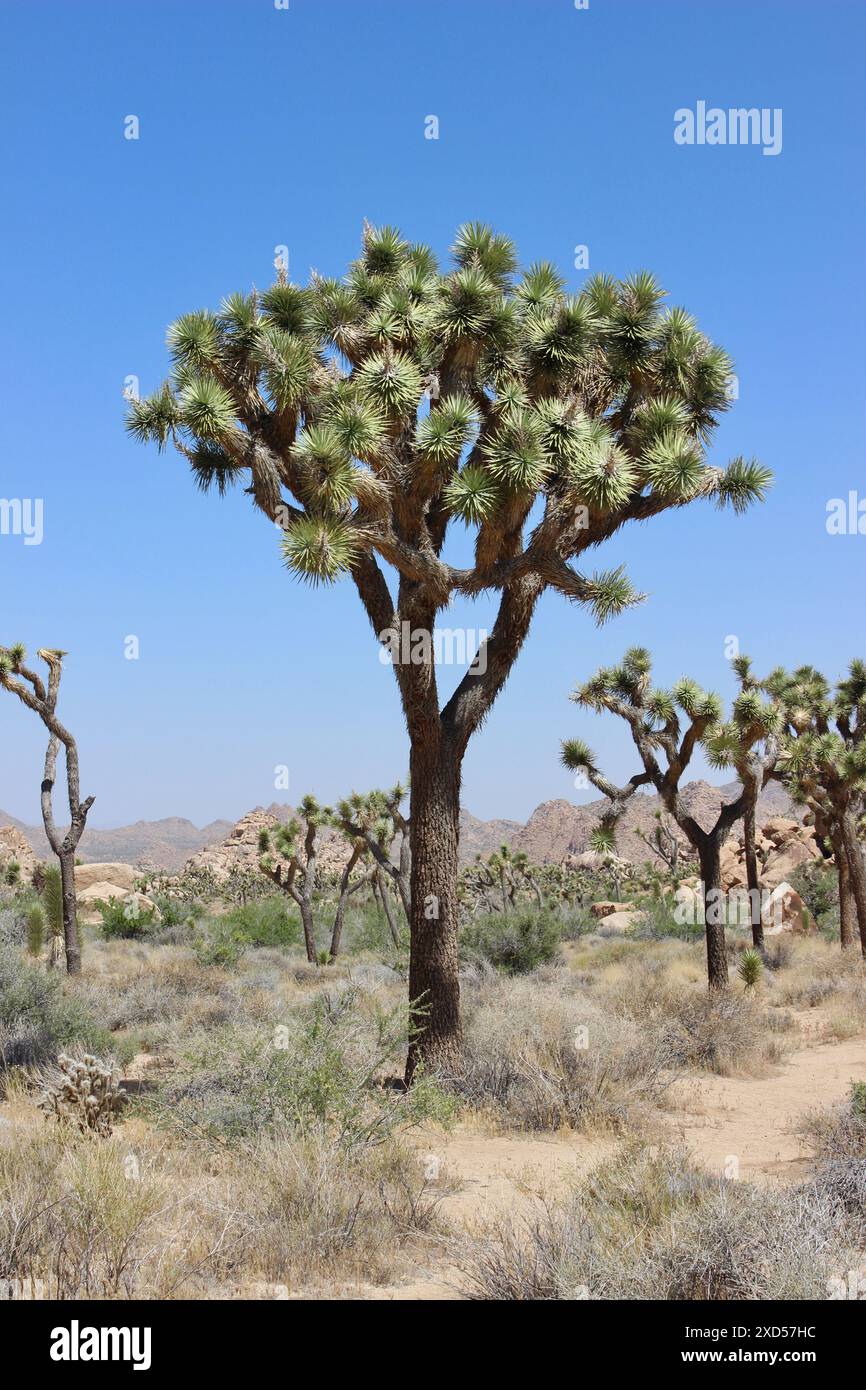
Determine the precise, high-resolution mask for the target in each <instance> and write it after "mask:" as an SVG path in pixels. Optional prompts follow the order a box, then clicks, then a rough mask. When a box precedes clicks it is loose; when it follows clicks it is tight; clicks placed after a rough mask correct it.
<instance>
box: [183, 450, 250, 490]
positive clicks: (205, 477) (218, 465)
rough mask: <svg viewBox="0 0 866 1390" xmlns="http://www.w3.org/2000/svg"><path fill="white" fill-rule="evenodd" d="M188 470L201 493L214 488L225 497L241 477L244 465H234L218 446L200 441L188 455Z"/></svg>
mask: <svg viewBox="0 0 866 1390" xmlns="http://www.w3.org/2000/svg"><path fill="white" fill-rule="evenodd" d="M188 458H189V463H190V468H191V469H192V474H193V477H194V479H195V483H196V486H197V487H198V488H199V490H200V491H201V492H209V491H210V490H211V488H215V489H216V491H217V492H218V494H219V496H220V497H225V495H226V493H227V492H228V490H229V488H230V487H231V486H232V485H233V484H234V483H236V482H238V480H239V479H240V478H241V477H242V476H243V473H244V465H243V464H239V463H236V462H235V461H234V460H233V459H232V458H230V457H229V455H228V454H227V453H226V452H225V450H224V449H221V448H220V446H219V444H214V443H213V442H211V441H210V440H202V442H201V443H199V444H196V445H195V446H194V447H193V448H192V449H190V450H189V453H188Z"/></svg>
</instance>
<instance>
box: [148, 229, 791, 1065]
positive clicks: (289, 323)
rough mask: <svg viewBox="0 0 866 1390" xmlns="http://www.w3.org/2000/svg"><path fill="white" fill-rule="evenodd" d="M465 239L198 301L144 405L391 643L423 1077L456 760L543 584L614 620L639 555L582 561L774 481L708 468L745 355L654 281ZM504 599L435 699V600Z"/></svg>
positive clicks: (448, 1023) (453, 1029)
mask: <svg viewBox="0 0 866 1390" xmlns="http://www.w3.org/2000/svg"><path fill="white" fill-rule="evenodd" d="M453 254H454V265H453V267H452V268H450V269H449V270H447V271H440V270H439V267H438V265H437V262H436V259H435V257H434V255H433V253H432V251H431V250H430V249H429V248H428V247H426V246H423V245H410V244H409V243H408V242H406V241H405V240H404V239H403V238H402V237H401V235H400V233H399V232H398V231H396V230H395V229H394V228H392V227H384V228H381V229H379V230H376V229H374V228H372V227H370V226H366V225H365V228H364V233H363V244H362V248H361V255H360V257H359V259H358V260H356V261H355V262H354V263H353V264H352V265H351V267H350V269H349V272H348V274H347V276H346V277H345V278H344V279H343V280H334V279H325V278H323V277H321V276H319V275H316V274H314V275H313V276H312V279H311V283H310V284H309V286H308V287H306V288H301V287H298V286H294V285H290V284H288V283H286V281H285V277H284V275H281V276H280V277H279V278H278V280H277V283H276V284H275V285H273V286H272V288H271V289H269V290H267V291H265V292H264V293H263V294H259V293H257V292H255V291H254V292H252V293H251V294H249V295H243V294H235V295H232V296H230V297H229V298H228V299H226V300H225V301H224V302H223V304H222V307H221V309H220V311H219V312H218V313H210V312H207V311H202V312H195V313H191V314H187V315H185V316H184V317H182V318H180V319H178V320H177V322H176V323H174V324H173V326H172V327H171V329H170V330H169V346H170V349H171V353H172V357H173V359H174V371H173V375H172V378H171V380H170V381H168V382H166V383H165V384H164V385H163V386H162V387H161V388H160V390H159V391H157V392H156V394H155V395H153V396H151V397H150V398H149V399H145V400H141V401H137V402H134V403H133V404H132V406H131V412H130V418H129V429H130V430H131V432H132V433H133V434H134V435H135V436H137V437H138V438H139V439H141V440H153V441H156V443H157V444H158V445H159V446H160V447H161V448H162V447H165V445H167V444H168V443H172V444H174V445H175V446H176V447H177V448H178V449H179V451H180V452H181V454H182V455H183V456H184V457H185V458H186V459H187V460H188V462H189V464H190V465H191V468H192V471H193V474H194V477H195V479H196V481H197V483H198V484H199V486H200V487H202V488H209V487H216V488H217V489H218V490H219V491H220V492H224V491H225V490H226V488H227V487H228V486H229V485H230V484H231V483H233V482H235V481H237V480H239V479H242V478H243V479H245V480H246V481H247V491H248V492H249V494H250V496H251V497H252V499H253V502H254V503H255V505H256V506H257V507H258V508H259V509H260V510H261V511H262V512H263V513H264V515H265V516H266V517H268V518H269V520H270V521H271V522H276V523H277V524H278V525H280V526H281V527H282V528H283V531H284V537H283V547H284V552H285V558H286V563H287V565H288V567H289V569H290V570H291V571H292V572H293V573H294V574H295V575H298V576H300V577H301V578H302V579H305V580H307V581H309V582H310V583H323V582H332V581H334V580H337V579H340V578H341V577H345V578H346V579H348V580H349V581H350V582H351V583H353V584H354V585H355V588H356V589H357V592H358V596H359V598H360V601H361V604H362V607H363V609H364V612H365V613H366V616H367V618H368V620H369V622H370V624H371V625H372V628H373V631H374V632H375V633H376V634H377V636H378V637H379V640H380V641H382V642H383V643H385V644H387V645H388V646H389V648H390V649H391V651H392V655H393V654H394V653H395V648H396V655H395V656H394V661H393V669H394V675H395V678H396V681H397V686H398V688H399V693H400V698H401V702H402V706H403V714H404V717H405V721H406V727H407V730H408V735H409V742H410V778H411V805H410V816H411V831H410V835H411V848H412V865H411V932H410V936H411V961H410V974H409V991H410V998H411V999H412V1000H413V1001H417V1000H423V1006H424V1008H425V1010H426V1026H425V1029H424V1031H423V1033H421V1034H419V1037H418V1039H417V1040H416V1041H415V1042H414V1043H413V1045H412V1047H411V1048H410V1054H409V1058H408V1062H407V1078H408V1079H411V1077H412V1073H413V1069H414V1067H415V1064H416V1061H417V1060H418V1058H419V1057H421V1056H423V1058H424V1060H425V1063H427V1064H428V1065H431V1066H436V1067H439V1066H441V1067H442V1068H443V1069H445V1070H446V1071H447V1070H453V1069H455V1068H457V1067H458V1066H459V1063H460V1054H461V1022H460V1008H459V984H458V956H457V933H458V904H457V876H458V855H457V840H458V820H459V809H460V778H461V768H462V763H463V757H464V754H465V752H466V747H467V745H468V743H469V740H470V739H471V737H472V735H473V734H474V733H475V732H476V731H477V730H478V728H479V727H480V726H481V724H482V723H483V721H484V720H485V718H486V717H487V715H488V714H489V712H490V709H491V707H492V705H493V703H494V701H495V700H496V698H497V696H498V694H499V692H500V691H501V690H502V687H503V686H504V684H505V682H506V680H507V679H508V676H509V673H510V671H511V669H512V667H513V665H514V662H515V660H516V658H517V656H518V654H519V652H520V650H521V648H522V646H523V643H524V641H525V639H526V636H527V634H528V632H529V628H530V625H531V622H532V617H533V613H534V611H535V608H536V605H537V603H538V601H539V599H540V597H541V595H542V593H543V592H544V591H545V590H546V589H554V590H556V591H557V592H558V593H560V594H562V595H563V596H564V597H565V598H567V599H570V600H572V601H573V602H576V603H578V604H581V605H584V606H585V607H587V608H588V609H589V610H590V611H591V612H592V614H593V615H594V616H595V618H596V620H598V621H604V620H605V619H606V618H609V617H611V616H612V615H613V614H616V613H618V612H620V611H621V610H623V609H624V608H626V607H628V606H629V605H630V604H632V603H634V602H636V601H637V599H638V598H639V595H638V594H637V593H636V592H635V590H634V589H633V587H632V585H631V584H630V582H629V580H628V579H627V578H626V576H625V574H624V572H623V570H622V569H621V568H619V569H613V570H610V571H608V572H606V573H602V574H593V575H586V574H584V573H583V572H581V570H580V569H579V568H577V567H576V565H575V564H574V563H573V562H574V561H579V559H580V557H581V556H582V555H584V554H585V553H586V552H587V551H590V550H593V549H594V548H595V547H597V546H599V545H600V544H601V543H602V542H604V541H606V540H609V539H610V538H611V537H612V536H613V535H615V534H616V533H617V532H618V531H619V530H620V528H621V527H622V526H624V525H625V524H626V523H627V522H629V521H646V520H648V519H649V518H650V517H652V516H655V515H657V514H658V513H660V512H663V511H666V510H667V509H669V508H671V507H680V506H683V505H684V504H686V503H689V502H691V501H693V500H695V499H697V498H712V499H714V500H715V501H716V503H718V504H719V505H724V504H726V503H729V504H731V505H732V506H733V507H734V508H735V509H736V510H742V509H743V508H745V507H746V506H747V505H748V504H749V503H751V502H752V501H753V500H754V499H756V498H760V497H761V496H762V495H763V493H764V491H765V489H766V487H767V485H768V481H769V475H768V473H767V471H766V470H765V469H763V468H761V467H759V466H758V465H757V464H755V463H754V462H746V461H744V460H743V459H736V460H734V462H733V463H732V464H731V465H730V466H729V467H728V468H727V469H725V470H722V469H719V468H715V467H711V466H710V465H709V464H708V463H707V461H706V451H707V448H708V445H709V443H710V441H711V439H712V436H713V433H714V427H715V425H716V423H717V417H718V414H719V412H721V411H723V410H725V409H726V408H727V406H728V399H727V393H726V386H727V381H728V377H729V374H730V371H731V362H730V360H729V358H728V357H727V356H726V354H725V353H724V352H723V351H722V350H721V349H720V348H718V347H716V346H714V345H713V344H712V343H711V342H709V341H708V339H707V338H706V337H705V336H704V335H703V334H702V333H701V332H700V331H699V329H698V328H697V325H696V324H695V322H694V320H693V319H692V318H691V317H690V316H689V315H688V314H687V313H686V312H685V311H684V310H683V309H678V308H677V309H672V310H670V311H669V312H663V310H662V308H661V301H662V299H663V294H664V292H663V291H662V290H661V288H660V287H659V286H658V285H657V284H656V282H655V281H654V280H653V278H652V277H651V276H650V275H647V274H639V275H634V276H632V277H631V278H629V279H627V280H625V281H616V280H612V279H610V278H608V277H604V276H596V277H594V278H593V279H591V280H590V281H589V282H588V283H587V285H586V286H585V288H584V289H583V290H582V291H581V293H580V294H579V295H576V296H575V295H569V294H568V293H567V292H566V289H565V285H564V282H563V280H562V278H561V277H560V275H559V274H558V272H557V271H556V270H555V268H554V267H553V266H552V265H550V264H549V263H544V262H542V263H538V264H535V265H533V266H530V268H529V269H528V270H526V271H525V272H524V273H522V274H518V264H517V255H516V252H515V249H514V246H513V244H512V243H511V241H509V240H508V238H506V237H504V236H499V235H496V234H494V233H493V232H492V231H491V230H490V229H489V228H487V227H484V226H480V225H478V224H474V223H473V224H469V225H467V226H464V227H462V228H461V229H460V231H459V232H458V234H457V238H456V242H455V245H454V247H453ZM536 504H540V505H539V506H537V505H536ZM530 518H532V521H531V522H530ZM453 523H462V524H464V525H466V526H468V527H470V528H472V530H473V532H474V536H475V557H474V563H473V564H472V565H471V566H469V567H468V568H460V567H457V566H455V565H453V564H451V563H449V561H448V559H447V558H446V556H447V544H446V542H447V537H448V532H449V527H450V526H451V525H452V524H453ZM530 524H531V530H530V531H529V534H528V535H527V534H526V529H527V526H529V525H530ZM389 580H390V581H391V582H389ZM490 592H494V593H496V594H498V603H499V607H498V613H497V616H496V620H495V622H494V625H493V628H492V630H491V633H490V636H489V638H488V639H487V640H486V641H485V643H484V647H483V650H482V651H481V652H480V653H479V659H478V660H477V661H475V662H473V664H472V666H471V667H470V668H469V670H468V671H467V672H466V673H465V675H464V676H463V678H462V679H461V680H459V681H458V683H457V686H456V689H455V690H454V691H453V693H452V694H451V695H450V697H448V698H446V699H445V700H444V703H440V698H439V691H438V681H437V675H436V670H435V661H434V653H435V644H434V642H433V630H434V626H435V623H436V617H437V614H438V613H440V612H441V611H442V609H443V608H445V607H447V605H448V603H449V600H450V599H451V597H452V595H454V594H459V595H462V596H465V597H468V598H474V597H475V596H477V595H480V594H484V593H490ZM407 629H408V631H409V633H410V634H411V639H412V640H411V642H410V643H409V646H410V652H409V653H408V654H407V653H406V652H405V651H404V650H403V644H402V643H400V642H399V640H398V635H402V634H403V633H404V631H406V630H407ZM419 639H420V640H419Z"/></svg>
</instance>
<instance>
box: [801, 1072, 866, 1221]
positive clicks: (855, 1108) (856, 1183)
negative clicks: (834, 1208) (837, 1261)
mask: <svg viewBox="0 0 866 1390" xmlns="http://www.w3.org/2000/svg"><path fill="white" fill-rule="evenodd" d="M806 1132H807V1134H808V1136H809V1138H810V1139H811V1142H812V1146H813V1149H814V1153H815V1158H816V1161H817V1174H816V1182H817V1184H818V1186H819V1188H821V1190H822V1191H823V1192H826V1193H827V1194H829V1195H830V1196H831V1197H832V1198H833V1199H835V1200H836V1201H838V1202H839V1204H840V1205H841V1206H842V1207H843V1208H844V1209H845V1211H846V1212H847V1213H848V1215H849V1217H850V1218H851V1219H852V1220H853V1221H854V1222H855V1224H856V1226H857V1228H858V1231H859V1235H860V1239H861V1240H862V1239H863V1238H864V1237H866V1082H863V1081H855V1082H853V1083H852V1085H851V1091H850V1095H849V1097H848V1101H847V1103H846V1104H845V1105H843V1106H841V1107H837V1108H836V1109H833V1110H829V1111H825V1112H824V1113H822V1114H819V1115H814V1116H811V1117H810V1118H809V1119H808V1120H807V1122H806Z"/></svg>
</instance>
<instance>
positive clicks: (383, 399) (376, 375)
mask: <svg viewBox="0 0 866 1390" xmlns="http://www.w3.org/2000/svg"><path fill="white" fill-rule="evenodd" d="M358 383H359V386H360V388H361V390H362V391H363V392H364V393H365V395H366V396H367V397H368V399H369V400H370V401H372V402H373V404H374V405H375V406H377V407H378V408H379V409H380V410H382V411H384V412H385V413H386V414H388V415H390V416H400V415H406V414H408V413H409V412H410V411H414V410H415V409H416V408H417V405H418V401H419V398H420V396H421V372H420V370H419V368H418V366H417V364H416V363H415V362H414V361H413V360H412V359H411V357H407V356H406V355H405V354H403V353H400V352H391V351H385V352H381V353H375V354H374V355H373V356H372V357H368V358H367V360H366V362H364V364H363V366H362V367H361V368H360V370H359V372H358Z"/></svg>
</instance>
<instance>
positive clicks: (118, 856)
mask: <svg viewBox="0 0 866 1390" xmlns="http://www.w3.org/2000/svg"><path fill="white" fill-rule="evenodd" d="M2 826H10V827H12V828H14V829H15V830H18V831H20V832H21V834H22V835H23V836H24V837H25V839H26V840H27V842H28V843H29V845H30V847H31V849H32V850H33V851H34V852H35V854H36V855H37V857H38V858H39V859H47V858H48V856H49V849H48V841H47V840H46V838H45V832H44V831H43V829H42V827H41V826H35V825H24V824H23V822H22V821H19V820H15V818H14V817H13V816H7V815H6V814H5V813H4V812H3V811H0V827H2ZM231 828H232V822H231V821H230V820H216V821H212V822H211V824H210V825H206V826H204V827H203V828H202V829H199V828H198V826H196V825H193V823H192V821H189V820H184V819H183V817H181V816H167V817H166V818H165V819H164V820H155V821H144V820H141V821H136V823H135V825H123V826H120V827H118V829H116V830H95V829H91V828H90V827H88V828H87V829H86V830H85V832H84V834H83V836H82V837H81V843H80V845H79V847H78V858H79V859H83V860H84V861H85V862H86V863H97V864H98V863H106V862H111V863H116V862H120V863H124V864H139V865H141V866H142V867H143V868H153V869H166V870H167V871H168V872H169V873H178V872H179V871H180V870H181V869H182V868H183V866H184V864H185V863H186V861H187V859H188V858H189V857H190V855H191V854H195V852H196V850H199V849H202V848H203V847H204V846H205V845H210V844H213V843H215V842H218V841H220V840H222V839H223V838H224V837H225V836H226V835H227V834H228V833H229V831H230V830H231Z"/></svg>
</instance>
